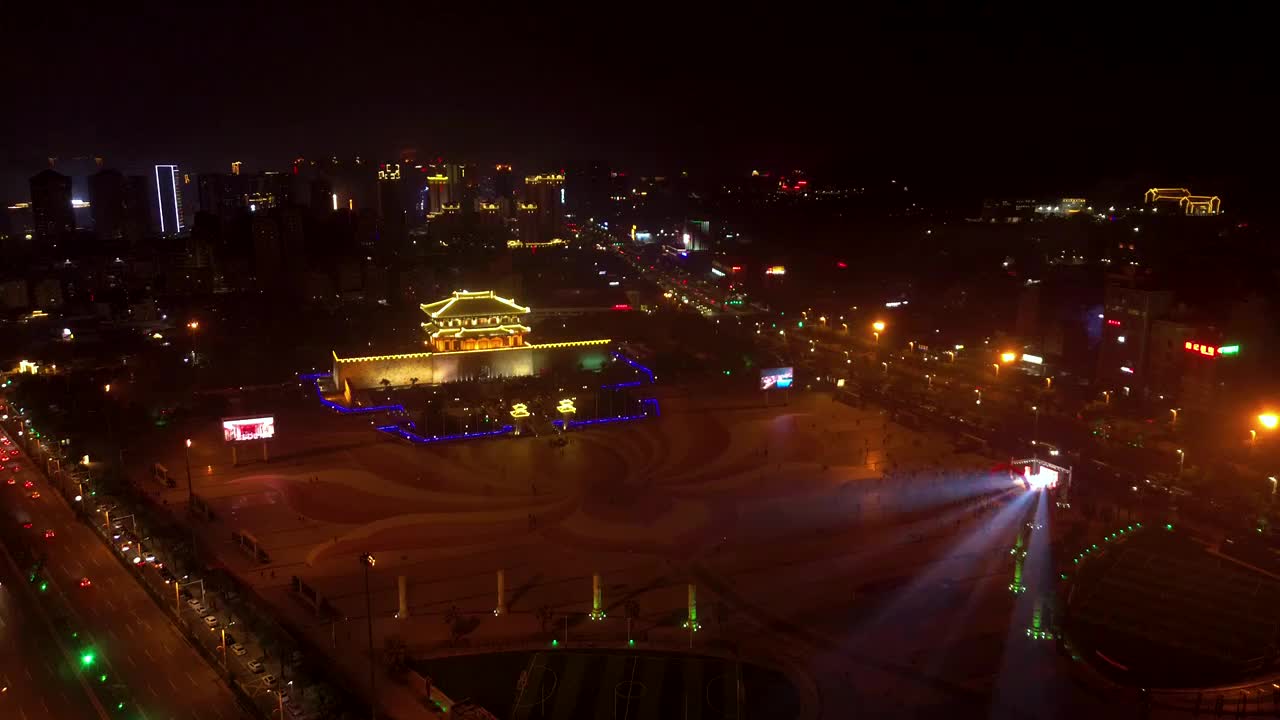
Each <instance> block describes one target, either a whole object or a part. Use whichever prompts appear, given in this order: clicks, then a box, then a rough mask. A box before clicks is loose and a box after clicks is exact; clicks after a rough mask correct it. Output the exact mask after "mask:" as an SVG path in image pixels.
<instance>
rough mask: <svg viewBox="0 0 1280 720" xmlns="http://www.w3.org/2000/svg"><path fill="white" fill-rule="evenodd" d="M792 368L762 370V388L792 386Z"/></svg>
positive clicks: (770, 388)
mask: <svg viewBox="0 0 1280 720" xmlns="http://www.w3.org/2000/svg"><path fill="white" fill-rule="evenodd" d="M791 377H792V376H791V368H789V367H785V368H766V369H763V370H761V371H760V389H761V390H772V389H774V388H789V387H791Z"/></svg>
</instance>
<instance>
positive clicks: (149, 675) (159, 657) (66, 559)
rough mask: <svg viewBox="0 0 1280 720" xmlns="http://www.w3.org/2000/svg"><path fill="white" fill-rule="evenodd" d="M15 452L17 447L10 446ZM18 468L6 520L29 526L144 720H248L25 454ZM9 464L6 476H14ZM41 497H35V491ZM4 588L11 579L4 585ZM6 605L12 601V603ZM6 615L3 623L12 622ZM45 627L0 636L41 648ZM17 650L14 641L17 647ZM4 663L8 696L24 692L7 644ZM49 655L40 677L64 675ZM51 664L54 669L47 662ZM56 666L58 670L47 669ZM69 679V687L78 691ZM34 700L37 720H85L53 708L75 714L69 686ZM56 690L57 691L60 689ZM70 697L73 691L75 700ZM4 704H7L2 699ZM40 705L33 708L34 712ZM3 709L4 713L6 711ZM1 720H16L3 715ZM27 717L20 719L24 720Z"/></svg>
mask: <svg viewBox="0 0 1280 720" xmlns="http://www.w3.org/2000/svg"><path fill="white" fill-rule="evenodd" d="M10 447H15V446H10ZM16 461H17V462H18V463H19V464H20V470H19V472H18V473H17V475H18V476H19V477H21V478H22V481H20V482H18V483H16V484H14V485H7V484H4V485H0V493H3V495H0V497H3V501H2V502H0V507H2V508H3V513H2V518H3V519H2V520H0V522H9V523H15V524H18V525H21V524H23V523H27V522H30V523H31V524H32V527H31V528H30V532H32V533H34V534H35V535H34V536H35V538H36V539H37V540H38V542H41V543H44V546H45V550H46V553H45V555H46V558H47V559H46V565H45V567H46V569H47V573H48V576H49V579H50V581H51V583H52V584H53V586H54V588H55V589H56V590H58V591H61V592H62V593H63V594H64V595H65V596H66V597H67V598H68V599H69V602H70V605H71V608H72V610H73V611H74V613H75V614H76V615H77V616H78V618H79V623H80V625H79V626H80V627H81V628H83V629H84V631H85V633H86V634H87V635H88V636H89V637H90V638H91V639H92V642H93V645H94V647H95V648H96V649H97V651H98V654H99V656H100V657H101V658H102V659H103V662H104V663H105V664H109V669H110V671H111V672H112V674H113V675H114V676H115V678H116V679H117V680H118V681H119V682H120V683H123V684H124V685H125V686H127V687H128V689H129V693H130V695H131V697H132V698H133V702H134V704H135V706H136V707H137V708H138V714H139V716H140V717H143V718H146V720H168V719H170V718H172V719H174V720H177V719H179V718H181V719H182V720H235V719H237V718H243V717H246V716H245V714H244V712H243V711H242V710H241V708H240V706H239V705H238V704H237V703H236V700H235V698H234V696H233V695H232V694H231V691H230V690H229V689H228V688H227V687H226V686H225V685H224V684H223V682H222V680H221V679H220V678H219V677H218V675H217V674H216V673H215V672H214V670H213V669H211V668H210V667H209V665H208V664H207V663H206V662H205V661H204V660H203V659H202V658H201V656H200V655H199V654H198V653H197V652H196V650H195V649H194V648H192V647H191V646H190V645H189V644H188V643H187V641H186V640H185V639H184V638H183V637H182V636H181V635H180V634H179V633H178V631H177V630H176V629H175V628H174V627H173V625H172V624H171V623H170V622H169V620H168V619H167V618H166V617H165V615H164V614H163V613H162V612H161V611H160V610H159V609H158V608H157V607H156V605H155V603H154V602H153V601H152V599H151V598H150V596H148V595H147V593H146V592H145V591H144V590H143V589H142V588H141V587H139V585H138V582H137V580H135V579H134V578H132V577H130V576H129V572H130V571H129V570H127V569H125V567H124V566H122V565H121V564H120V562H119V561H118V560H117V559H116V558H115V557H112V555H111V551H110V550H108V549H107V547H106V546H105V545H104V544H103V543H102V541H101V540H99V539H98V538H97V537H96V536H95V535H94V533H93V531H92V530H90V529H89V528H88V527H86V526H84V525H83V524H81V523H80V522H78V521H77V520H76V519H75V517H74V516H73V514H72V512H71V510H70V508H68V507H67V505H66V504H64V502H63V500H62V499H61V498H60V497H58V496H57V491H56V490H55V489H53V488H51V487H48V482H47V481H45V479H44V478H43V476H41V475H37V474H36V472H35V471H34V469H33V468H32V467H31V465H30V463H29V462H28V461H27V459H26V456H25V452H23V454H22V455H21V456H20V457H19V458H17V460H16ZM8 465H9V463H6V470H5V472H9V470H8V469H7V466H8ZM28 479H30V480H32V481H34V487H33V488H25V487H24V486H23V484H24V482H25V481H26V480H28ZM33 490H34V491H38V492H39V493H40V497H38V498H33V497H31V493H32V491H33ZM45 530H53V531H54V537H52V538H48V539H45V538H44V537H43V536H44V531H45ZM82 578H89V579H90V581H91V583H92V584H91V585H90V586H88V587H81V586H80V581H81V579H82ZM4 582H5V584H6V585H7V584H8V583H9V579H8V578H6V579H5V580H4ZM5 597H8V596H7V595H6V596H5ZM8 617H9V616H8V614H7V613H5V618H6V620H8ZM38 627H39V626H37V625H34V624H31V623H28V622H25V616H24V622H23V623H22V625H21V628H22V629H21V630H17V629H15V628H8V629H2V630H0V636H5V637H7V635H8V634H9V633H10V632H16V633H17V634H20V635H24V636H26V637H25V642H28V643H36V644H39V640H38V638H37V637H36V632H37V628H38ZM15 642H16V641H15ZM4 647H5V653H6V654H5V655H4V657H5V658H6V660H5V662H4V664H2V665H0V677H7V678H9V681H10V682H11V687H10V689H9V691H8V693H15V692H18V690H16V689H15V688H14V687H13V686H12V681H15V680H16V681H17V682H18V683H19V684H21V683H22V682H26V681H27V677H26V675H25V674H24V673H22V671H21V667H22V663H21V661H19V662H18V663H17V666H18V668H19V669H18V670H17V671H16V672H17V674H16V675H15V670H14V669H13V668H14V662H13V661H12V660H11V659H10V658H9V655H8V654H7V653H8V650H9V649H10V648H13V647H16V646H15V645H13V644H10V643H5V645H4ZM43 652H45V653H46V655H43V656H42V655H40V654H36V655H34V656H33V659H32V661H31V663H30V664H31V665H32V666H34V669H32V670H31V673H32V674H35V673H37V672H46V671H48V672H53V671H56V670H57V669H58V667H59V666H58V665H57V663H56V658H54V657H52V656H48V655H47V653H48V652H49V651H47V650H46V651H43ZM45 657H47V658H48V662H46V660H45V659H44V658H45ZM50 663H52V664H53V665H52V669H50V668H49V664H50ZM73 682H75V678H73V677H68V678H67V679H66V680H65V683H73ZM31 687H32V688H33V689H34V695H35V697H30V698H28V697H27V696H26V695H23V699H24V705H23V707H24V708H26V707H31V708H34V709H37V710H41V712H38V713H36V714H34V715H28V717H32V718H62V717H68V718H87V717H91V716H92V715H90V714H87V713H85V712H72V713H71V714H58V713H56V712H54V710H55V708H54V705H55V703H61V704H62V707H63V709H65V710H67V711H68V712H70V708H69V707H68V706H67V705H66V704H67V703H70V702H72V700H70V699H69V698H61V699H60V696H61V695H62V694H63V692H62V690H61V688H63V687H70V686H68V685H65V684H63V685H57V686H49V685H48V684H46V683H43V682H42V683H41V684H40V685H39V686H38V689H35V688H36V687H37V686H35V685H32V686H31ZM55 687H56V688H58V689H55ZM69 692H70V690H67V693H69ZM0 697H3V696H0ZM41 701H43V702H45V703H47V705H48V707H49V712H44V711H43V710H42V706H41V704H40V703H41ZM30 703H34V704H30ZM0 708H3V705H0ZM0 717H13V716H12V715H10V714H9V713H7V712H3V711H0ZM19 717H21V716H19Z"/></svg>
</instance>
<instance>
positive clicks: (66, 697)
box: [0, 560, 97, 720]
mask: <svg viewBox="0 0 1280 720" xmlns="http://www.w3.org/2000/svg"><path fill="white" fill-rule="evenodd" d="M23 580H25V578H23V579H21V580H20V579H19V578H18V576H16V575H14V574H13V571H12V570H11V569H10V567H9V563H8V562H5V561H3V560H0V648H3V649H0V688H2V689H0V717H3V718H14V719H15V720H41V719H43V718H50V720H60V719H61V718H94V717H97V715H96V710H95V709H94V707H93V705H92V704H91V703H90V702H89V698H88V696H87V695H85V691H84V688H83V687H82V686H81V685H80V683H79V682H78V680H77V678H76V677H75V675H74V670H73V668H72V667H71V665H70V663H69V662H68V660H67V658H65V657H64V656H63V655H62V653H61V651H60V650H59V648H58V646H57V644H56V643H55V642H54V640H53V637H52V636H51V634H50V633H49V632H48V628H47V626H46V625H45V624H44V621H43V620H42V619H41V618H40V616H39V613H38V612H37V610H36V608H35V607H34V605H33V604H32V602H31V600H30V599H29V597H28V595H27V593H25V592H24V591H23V588H22V587H20V583H21V582H22V581H23Z"/></svg>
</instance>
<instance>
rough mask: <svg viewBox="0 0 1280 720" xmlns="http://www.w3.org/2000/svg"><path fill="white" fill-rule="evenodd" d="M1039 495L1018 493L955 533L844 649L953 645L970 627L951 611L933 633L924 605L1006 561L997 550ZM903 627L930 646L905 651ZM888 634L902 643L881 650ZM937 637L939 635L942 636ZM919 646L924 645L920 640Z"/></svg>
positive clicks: (969, 608)
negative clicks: (921, 635) (991, 564)
mask: <svg viewBox="0 0 1280 720" xmlns="http://www.w3.org/2000/svg"><path fill="white" fill-rule="evenodd" d="M1006 487H1007V486H1006ZM1015 492H1016V491H1015ZM1035 497H1037V494H1032V493H1018V494H1016V495H1015V496H1014V497H1013V499H1012V500H1011V501H1010V502H1008V503H1007V504H1005V505H1004V506H1003V507H1000V508H999V509H998V510H997V511H996V512H995V514H994V515H993V516H991V517H989V518H986V519H983V520H980V521H979V522H978V523H977V524H976V525H975V526H974V527H972V528H970V529H969V530H967V531H965V532H964V533H963V534H960V533H958V532H956V533H953V537H952V538H950V539H949V540H948V542H947V545H946V550H945V552H944V553H943V554H942V555H941V556H940V557H937V558H935V559H933V560H932V561H925V562H924V563H922V564H921V565H919V566H916V567H913V568H911V571H912V576H911V580H910V581H909V582H908V583H907V584H906V585H905V586H903V587H901V588H899V589H897V590H895V591H893V592H892V594H891V596H890V597H888V598H887V599H886V600H884V601H883V602H881V603H880V604H879V606H878V608H877V610H876V611H875V612H873V613H872V614H871V615H870V616H869V617H868V618H867V619H866V620H864V621H862V622H859V623H858V625H857V626H856V627H854V628H852V629H851V631H850V632H849V634H848V637H847V640H846V641H845V644H846V646H859V645H864V644H865V645H876V646H877V648H878V652H883V651H893V650H897V651H899V652H902V653H907V652H909V651H910V650H912V649H919V650H923V649H925V648H929V649H937V648H946V647H948V646H950V645H952V644H953V641H955V640H956V639H957V636H958V635H960V634H961V633H964V632H966V631H967V630H970V629H971V628H969V626H968V625H966V623H965V622H964V621H963V618H961V619H960V620H957V619H956V617H955V614H954V613H948V621H947V623H946V625H945V626H943V627H941V628H939V629H937V630H936V631H934V632H930V626H929V616H928V614H927V611H926V610H924V609H923V608H922V607H921V604H922V603H927V602H930V600H931V599H933V600H935V601H936V598H937V595H938V592H939V589H940V588H946V587H949V586H950V585H951V584H952V583H954V582H956V581H959V580H962V579H965V578H973V577H976V576H981V575H983V574H984V565H986V564H987V563H989V562H990V561H991V560H992V558H1000V557H1007V556H1008V555H1007V553H1003V552H1000V551H999V550H998V548H999V547H1000V546H1002V545H1004V543H1006V542H1008V541H1009V538H1010V536H1011V535H1012V534H1013V532H1014V530H1015V528H1016V527H1017V524H1018V521H1019V520H1020V519H1021V518H1023V517H1025V516H1026V514H1027V510H1028V509H1030V508H1033V507H1034V498H1035ZM977 596H978V593H975V592H968V593H966V595H965V597H966V598H967V599H968V601H967V602H966V604H965V608H964V613H965V616H964V617H968V616H969V615H970V614H972V613H974V612H975V611H976V610H977V605H976V603H977V602H978V597H977ZM902 627H914V628H917V629H918V631H919V632H924V633H926V634H928V638H929V640H928V644H927V646H923V647H921V646H916V648H911V647H907V646H906V642H903V641H904V640H907V638H904V637H902V636H901V633H900V632H899V631H898V630H895V629H896V628H902ZM886 633H888V634H890V635H891V636H894V637H895V638H896V639H897V642H898V645H896V646H895V647H893V648H885V647H883V643H884V642H886ZM938 633H941V638H939V634H938ZM916 642H920V638H919V637H917V638H916ZM895 660H897V661H900V662H906V661H908V660H909V658H908V657H897V658H895ZM931 660H932V662H930V663H929V664H933V663H940V662H941V660H942V658H941V657H939V656H936V655H935V656H933V657H932V658H931Z"/></svg>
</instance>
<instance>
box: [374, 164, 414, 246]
mask: <svg viewBox="0 0 1280 720" xmlns="http://www.w3.org/2000/svg"><path fill="white" fill-rule="evenodd" d="M406 223H407V218H406V217H405V202H404V186H403V184H402V180H401V176H400V165H399V164H398V163H385V164H383V165H382V167H381V168H380V169H379V170H378V228H379V230H378V241H377V243H376V245H377V246H378V249H379V250H380V251H381V252H383V253H385V254H386V256H388V257H393V256H395V255H396V254H397V253H399V252H401V251H402V250H403V249H404V246H405V245H406V238H407V237H408V226H407V224H406Z"/></svg>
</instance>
